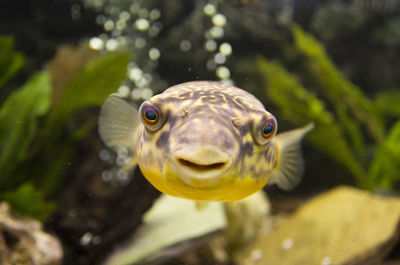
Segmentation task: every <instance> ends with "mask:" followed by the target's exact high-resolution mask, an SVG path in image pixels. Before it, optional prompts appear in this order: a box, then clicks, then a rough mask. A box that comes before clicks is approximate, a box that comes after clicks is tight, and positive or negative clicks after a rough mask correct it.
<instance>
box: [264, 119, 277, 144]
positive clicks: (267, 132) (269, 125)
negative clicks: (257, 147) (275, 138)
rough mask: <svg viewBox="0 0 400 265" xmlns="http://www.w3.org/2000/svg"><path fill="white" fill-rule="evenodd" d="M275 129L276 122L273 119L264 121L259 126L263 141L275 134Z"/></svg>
mask: <svg viewBox="0 0 400 265" xmlns="http://www.w3.org/2000/svg"><path fill="white" fill-rule="evenodd" d="M275 128H276V121H275V119H274V118H269V119H267V120H266V121H264V123H263V125H262V126H261V135H262V137H264V138H265V139H269V138H270V137H271V136H272V135H273V134H274V132H275Z"/></svg>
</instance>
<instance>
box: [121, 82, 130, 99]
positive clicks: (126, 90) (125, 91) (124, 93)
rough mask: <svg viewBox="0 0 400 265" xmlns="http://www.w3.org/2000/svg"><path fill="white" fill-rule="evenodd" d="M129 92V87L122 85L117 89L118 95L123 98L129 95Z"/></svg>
mask: <svg viewBox="0 0 400 265" xmlns="http://www.w3.org/2000/svg"><path fill="white" fill-rule="evenodd" d="M129 92H130V90H129V87H128V86H126V85H122V86H120V87H119V88H118V94H119V95H120V96H121V97H123V98H125V97H127V96H128V95H129Z"/></svg>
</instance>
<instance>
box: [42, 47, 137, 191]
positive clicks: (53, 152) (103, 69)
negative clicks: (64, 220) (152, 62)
mask: <svg viewBox="0 0 400 265" xmlns="http://www.w3.org/2000/svg"><path fill="white" fill-rule="evenodd" d="M129 60H130V53H127V52H124V53H114V54H107V55H104V56H101V57H99V58H97V59H95V60H93V61H90V62H89V63H87V65H86V66H85V68H84V69H83V71H82V72H80V73H79V74H77V75H76V77H74V78H73V79H72V80H71V81H70V83H69V84H67V86H66V87H65V88H64V90H63V93H62V94H61V95H60V97H59V100H58V101H57V102H56V104H55V105H54V108H53V109H52V111H51V113H50V115H49V118H48V122H47V124H46V128H45V129H44V133H43V136H42V141H43V142H44V145H43V146H42V149H41V151H40V153H39V154H38V157H37V158H36V160H35V161H36V162H35V164H41V163H46V162H47V161H51V162H50V165H48V167H47V169H48V170H46V171H45V172H43V173H42V174H36V179H35V181H36V182H35V183H37V184H39V185H40V188H41V189H42V190H43V191H44V193H45V194H46V195H51V194H54V192H55V191H56V190H57V187H58V186H59V185H60V183H61V182H62V180H63V179H64V177H65V170H66V169H67V166H66V165H68V163H69V162H70V161H72V160H73V156H74V154H75V153H74V151H75V143H76V141H77V140H80V139H82V138H84V137H86V135H87V134H88V132H89V131H90V130H91V129H92V128H93V126H96V124H97V123H96V122H93V121H92V120H87V121H85V122H83V123H81V124H76V125H75V126H73V127H68V126H67V124H68V122H70V119H71V118H72V117H73V115H74V114H76V112H77V111H78V110H82V109H84V108H87V107H92V106H101V104H103V102H104V99H105V98H106V97H107V96H108V95H110V94H111V93H114V92H116V91H117V89H118V86H119V85H120V84H121V82H122V81H123V80H124V78H125V77H126V67H127V65H128V63H129ZM71 128H73V131H71ZM60 150H62V151H60Z"/></svg>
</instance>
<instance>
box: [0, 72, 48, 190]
mask: <svg viewBox="0 0 400 265" xmlns="http://www.w3.org/2000/svg"><path fill="white" fill-rule="evenodd" d="M50 99H51V85H50V75H49V74H48V73H47V72H45V71H44V72H40V73H38V74H36V75H34V76H33V77H32V78H31V79H30V80H28V82H27V83H26V84H25V85H24V86H23V87H22V88H20V89H17V90H15V91H13V92H12V93H11V94H10V95H9V96H8V98H7V99H6V100H5V102H4V103H3V105H2V106H1V108H0V150H1V152H0V168H1V174H2V175H1V176H0V185H4V184H5V182H7V176H10V175H11V174H12V173H13V170H15V168H16V167H17V166H18V164H19V163H21V161H23V160H24V159H25V158H26V155H27V152H28V148H29V146H30V145H31V142H32V140H33V138H34V136H35V133H36V130H37V126H38V118H39V117H40V116H42V115H44V114H46V113H47V111H48V110H49V106H50Z"/></svg>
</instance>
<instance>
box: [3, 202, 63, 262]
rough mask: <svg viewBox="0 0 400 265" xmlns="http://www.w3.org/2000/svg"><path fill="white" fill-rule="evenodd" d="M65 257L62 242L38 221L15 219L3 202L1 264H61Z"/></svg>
mask: <svg viewBox="0 0 400 265" xmlns="http://www.w3.org/2000/svg"><path fill="white" fill-rule="evenodd" d="M62 257H63V250H62V246H61V243H60V241H59V240H58V239H57V238H56V237H54V236H52V235H50V234H48V233H46V232H44V231H43V230H42V225H41V224H40V223H39V222H38V221H35V220H33V219H27V218H18V217H15V216H13V215H12V214H11V213H10V209H9V205H8V204H7V203H0V264H2V265H11V264H19V265H59V264H61V260H62Z"/></svg>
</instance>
